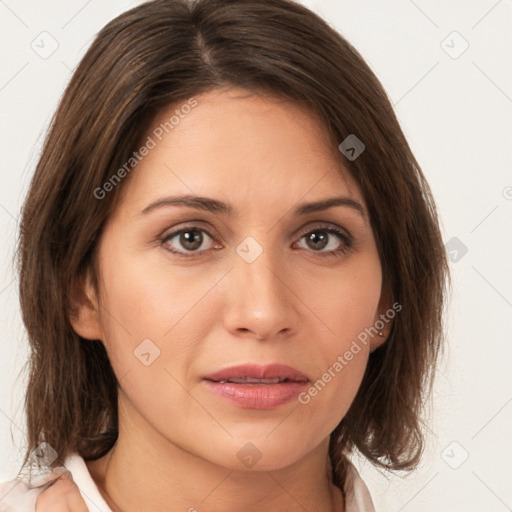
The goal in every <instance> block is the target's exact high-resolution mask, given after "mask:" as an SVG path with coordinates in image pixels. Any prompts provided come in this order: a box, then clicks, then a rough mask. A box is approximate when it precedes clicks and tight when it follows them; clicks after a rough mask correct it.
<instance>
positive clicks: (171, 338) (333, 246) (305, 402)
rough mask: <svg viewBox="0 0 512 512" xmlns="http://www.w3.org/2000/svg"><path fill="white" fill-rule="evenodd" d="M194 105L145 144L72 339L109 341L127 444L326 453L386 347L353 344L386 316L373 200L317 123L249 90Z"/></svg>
mask: <svg viewBox="0 0 512 512" xmlns="http://www.w3.org/2000/svg"><path fill="white" fill-rule="evenodd" d="M196 100H197V105H196V106H194V107H193V108H191V109H181V110H180V106H179V105H178V106H174V107H173V108H172V109H169V110H167V111H165V112H162V113H161V116H160V118H159V119H157V120H156V122H155V124H154V127H153V128H155V130H154V131H152V132H149V133H148V135H149V136H150V137H151V138H152V140H153V142H154V143H155V144H153V143H152V142H148V139H146V138H145V139H144V143H147V145H148V147H149V146H154V147H151V148H149V150H148V151H147V154H146V156H143V157H142V156H141V155H139V156H141V160H140V162H139V164H138V165H137V166H136V168H134V169H133V170H132V171H131V174H130V177H129V180H128V181H127V183H125V184H122V185H123V186H124V185H126V186H125V187H124V188H123V190H122V194H121V196H120V201H119V203H118V206H117V208H116V210H115V212H114V214H113V215H112V217H111V218H110V219H109V222H108V223H107V224H106V226H105V230H104V231H103V233H102V237H101V240H100V246H99V252H98V264H99V268H100V297H99V310H98V315H96V316H95V315H91V316H89V317H87V318H88V319H87V320H83V321H82V322H81V323H80V322H79V321H77V322H75V323H74V327H75V329H76V330H77V332H78V333H79V334H82V335H84V337H89V338H95V337H96V338H99V339H101V340H103V342H104V344H105V346H106V348H107V351H108V355H109V358H110V360H111V363H112V366H113V369H114V371H115V373H116V376H117V378H118V380H119V386H120V397H119V400H120V429H121V431H123V428H124V429H125V430H126V431H127V432H128V431H130V432H131V434H130V435H131V436H132V439H133V438H134V437H136V436H137V435H138V434H137V432H139V433H140V434H139V435H140V437H141V439H142V437H143V436H144V439H148V437H149V438H151V439H153V441H155V442H158V443H159V446H161V447H165V446H166V445H169V443H171V444H172V445H174V446H175V447H178V448H180V449H183V450H185V451H186V452H188V453H191V454H194V455H196V456H198V457H200V458H202V459H205V460H208V461H211V462H213V463H215V464H218V465H221V466H225V467H230V468H239V469H243V468H244V465H245V466H246V467H251V466H252V465H253V464H254V463H255V462H257V464H256V465H255V469H262V470H269V469H277V468H280V467H285V466H287V465H289V464H291V463H293V462H295V461H298V460H299V459H301V458H302V457H304V456H306V455H307V454H308V453H311V452H312V451H313V450H314V449H315V448H318V447H319V446H324V447H325V444H322V443H325V441H326V439H327V438H328V436H329V434H330V432H331V431H332V430H333V429H334V428H335V427H336V425H337V424H338V423H339V422H340V420H341V419H342V418H343V416H344V415H345V413H346V412H347V410H348V408H349V406H350V404H351V402H352V401H353V399H354V397H355V395H356V392H357V389H358V387H359V385H360V383H361V379H362V377H363V373H364V370H365V366H366V363H367V359H368V353H369V350H370V348H371V346H372V345H374V346H376V345H377V344H378V343H380V342H382V341H383V340H379V339H378V338H379V337H378V336H374V337H373V338H371V337H370V338H368V340H369V342H368V343H367V344H364V343H361V342H360V341H357V340H358V335H360V334H361V333H362V332H364V331H365V328H369V327H371V326H373V325H374V323H375V322H376V321H377V320H378V319H379V314H381V313H383V312H384V311H385V310H386V307H387V306H388V305H384V303H381V304H380V307H379V300H380V297H381V284H382V274H381V266H380V262H379V257H378V253H377V249H376V244H375V240H374V237H373V233H372V230H371V228H370V224H369V219H368V216H367V213H366V212H367V210H366V205H365V202H364V200H363V198H362V195H361V193H360V191H359V190H358V187H357V186H356V185H355V183H354V181H353V180H352V179H351V177H350V176H349V174H348V172H347V171H345V170H344V169H343V168H342V167H341V164H340V161H341V155H339V154H338V153H337V151H338V149H337V148H336V147H332V145H330V143H329V139H328V137H327V134H326V133H325V132H324V131H323V128H322V126H321V125H319V124H317V121H315V119H314V118H313V117H311V116H310V114H308V113H306V112H305V111H303V110H302V109H300V108H299V107H298V106H296V105H292V104H290V103H287V102H282V101H281V102H279V101H276V100H271V99H263V98H262V97H259V96H249V94H248V93H247V92H246V91H243V90H240V89H232V90H230V91H228V92H226V91H224V92H221V91H214V92H210V93H207V94H203V95H200V96H197V97H196ZM185 103H186V102H184V104H185ZM176 109H178V111H180V112H181V115H180V116H179V122H177V123H176V119H174V123H175V124H173V125H172V126H173V127H172V129H170V128H169V126H171V123H168V124H167V131H168V133H166V131H165V130H162V126H163V124H161V123H165V122H168V121H169V119H170V118H171V116H172V115H173V114H175V110H176ZM189 110H190V111H189ZM185 111H186V112H188V113H186V114H184V112H185ZM158 127H160V129H158ZM155 134H158V137H157V136H156V135H155ZM160 139H161V140H160ZM340 142H341V141H340ZM143 153H146V151H143ZM118 186H120V185H118ZM176 196H189V199H188V201H189V203H190V204H191V205H194V204H195V205H196V207H192V206H190V204H189V206H186V205H185V204H184V202H181V203H179V202H176V203H175V204H171V199H170V198H172V197H176ZM195 196H200V197H201V198H209V199H210V200H211V201H210V203H206V202H205V201H203V200H201V201H199V200H196V201H195V202H194V200H193V197H195ZM332 198H344V199H343V200H342V201H340V202H339V204H338V205H337V206H331V207H330V208H325V209H317V208H314V207H307V206H306V205H308V204H309V203H316V202H318V201H325V200H329V199H332ZM102 200H103V201H108V200H110V199H109V195H108V194H107V195H106V197H105V198H103V199H102ZM213 201H215V203H214V202H213ZM220 203H223V204H224V205H226V206H222V207H220V206H219V205H220ZM336 230H337V231H339V234H338V233H337V232H336ZM179 231H182V233H181V234H180V233H178V232H179ZM381 302H382V301H381ZM83 318H86V316H82V319H83ZM354 340H356V342H357V343H356V345H357V347H358V348H359V350H357V349H355V346H354ZM347 352H351V354H352V357H350V356H348V355H346V354H347ZM341 361H343V363H342V362H341ZM336 362H338V364H336ZM276 364H279V365H287V366H288V367H291V368H293V369H295V371H291V373H290V372H288V373H287V371H285V370H284V369H283V368H279V367H273V368H272V367H269V368H266V367H267V366H268V365H276ZM239 365H251V366H249V367H245V368H241V369H239V371H238V372H237V371H235V370H231V368H232V367H234V366H239ZM340 366H341V369H340ZM329 369H330V373H329ZM221 370H226V372H225V373H223V374H219V373H218V372H219V371H221ZM326 372H328V373H329V375H328V376H327V377H325V374H326ZM323 375H324V377H322V376H323ZM329 376H330V378H329ZM207 377H209V378H207ZM230 377H231V378H232V379H235V380H237V379H242V380H237V382H229V378H230ZM244 377H252V378H253V379H252V381H251V382H250V383H249V382H247V381H246V382H245V383H244V382H243V380H244V379H243V378H244ZM263 378H265V380H262V379H263ZM273 378H288V379H289V380H288V381H285V382H280V381H279V382H278V381H273V380H266V379H273ZM318 380H320V381H321V382H322V384H318V383H317V386H316V388H315V382H317V381H318ZM226 381H227V382H226ZM312 388H315V389H316V393H315V391H314V390H313V391H311V389H312ZM310 391H311V392H310ZM123 425H124V426H123ZM130 429H131V430H130ZM141 442H143V441H141Z"/></svg>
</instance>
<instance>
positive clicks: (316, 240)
mask: <svg viewBox="0 0 512 512" xmlns="http://www.w3.org/2000/svg"><path fill="white" fill-rule="evenodd" d="M318 233H320V235H318ZM326 235H327V234H326V233H325V231H315V232H314V233H311V234H310V235H309V237H308V241H310V242H313V245H311V244H310V247H311V248H312V249H323V248H324V247H325V246H326V245H327V236H326Z"/></svg>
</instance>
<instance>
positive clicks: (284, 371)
mask: <svg viewBox="0 0 512 512" xmlns="http://www.w3.org/2000/svg"><path fill="white" fill-rule="evenodd" d="M244 377H249V378H253V379H277V378H279V379H288V380H291V381H296V382H307V381H308V380H309V378H308V377H307V375H306V374H304V373H302V372H301V371H299V370H297V369H296V368H293V367H292V366H288V365H286V364H267V365H260V364H240V365H236V366H230V367H228V368H223V369H221V370H218V371H216V372H213V373H210V374H209V375H206V376H205V377H204V379H206V380H213V381H216V382H218V381H221V380H229V379H242V378H244Z"/></svg>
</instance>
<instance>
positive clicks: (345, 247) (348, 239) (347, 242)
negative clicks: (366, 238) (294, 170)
mask: <svg viewBox="0 0 512 512" xmlns="http://www.w3.org/2000/svg"><path fill="white" fill-rule="evenodd" d="M188 231H202V232H204V233H206V234H207V235H208V236H209V237H210V238H211V239H212V240H214V237H213V236H212V235H211V234H210V233H209V232H208V231H207V230H206V229H204V228H202V227H200V226H198V225H195V224H191V225H190V226H185V227H184V228H181V229H179V230H177V231H174V232H172V233H169V234H168V235H165V236H162V237H160V238H159V241H160V242H161V243H162V245H164V244H165V242H167V241H168V240H171V239H172V238H174V237H176V236H178V235H181V234H182V233H186V232H188ZM315 232H325V233H329V234H334V235H336V236H337V237H338V239H340V241H341V242H342V244H341V246H340V247H339V248H338V249H334V250H331V251H313V250H312V251H310V252H313V253H317V254H319V255H320V257H327V258H329V257H336V258H339V257H341V256H343V255H344V254H346V253H348V252H349V250H350V249H351V248H352V245H353V238H352V236H350V235H349V234H348V233H346V232H345V231H343V230H342V229H340V228H338V227H336V226H333V225H319V226H315V227H314V228H309V229H308V230H306V231H303V232H302V233H301V234H300V237H299V241H300V240H302V238H304V237H305V236H306V235H309V234H311V233H315ZM165 249H166V250H167V251H169V252H170V253H171V254H175V255H177V256H180V257H183V258H193V257H197V256H198V255H200V254H201V253H203V252H206V251H204V250H203V251H191V252H189V253H186V252H184V253H183V252H180V251H176V250H174V249H170V248H169V247H168V246H166V247H165Z"/></svg>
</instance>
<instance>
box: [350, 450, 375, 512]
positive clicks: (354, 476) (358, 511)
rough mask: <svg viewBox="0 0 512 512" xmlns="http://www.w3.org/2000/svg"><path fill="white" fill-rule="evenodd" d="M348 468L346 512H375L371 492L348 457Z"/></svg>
mask: <svg viewBox="0 0 512 512" xmlns="http://www.w3.org/2000/svg"><path fill="white" fill-rule="evenodd" d="M346 467H347V474H346V477H345V485H344V490H345V512H375V507H374V505H373V501H372V497H371V495H370V491H369V490H368V487H366V484H365V483H364V481H363V479H362V478H361V476H360V475H359V472H358V471H357V469H356V467H355V466H354V465H353V464H352V462H350V459H349V458H348V457H346Z"/></svg>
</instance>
